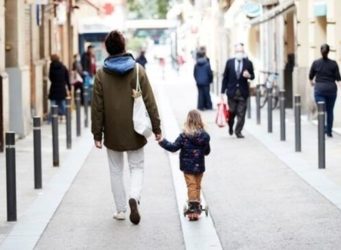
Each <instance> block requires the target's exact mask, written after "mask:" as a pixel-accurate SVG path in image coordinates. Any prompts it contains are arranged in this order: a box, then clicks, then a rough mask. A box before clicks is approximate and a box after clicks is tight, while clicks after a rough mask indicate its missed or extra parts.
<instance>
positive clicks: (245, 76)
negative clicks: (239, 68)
mask: <svg viewBox="0 0 341 250" xmlns="http://www.w3.org/2000/svg"><path fill="white" fill-rule="evenodd" d="M243 77H244V78H247V79H249V78H251V75H250V73H249V71H247V70H244V71H243Z"/></svg>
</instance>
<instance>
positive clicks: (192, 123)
mask: <svg viewBox="0 0 341 250" xmlns="http://www.w3.org/2000/svg"><path fill="white" fill-rule="evenodd" d="M159 144H160V146H161V147H163V148H164V149H166V150H168V151H170V152H176V151H178V150H181V151H180V170H181V171H183V172H184V177H185V181H186V184H187V193H188V211H187V212H186V213H187V214H188V217H189V219H190V220H196V219H198V217H199V215H200V213H201V210H202V207H201V204H200V201H201V199H200V191H201V180H202V177H203V173H204V172H205V156H206V155H208V154H209V153H210V136H209V134H208V133H207V132H206V131H205V129H204V124H203V121H202V118H201V115H200V113H199V112H198V111H197V110H192V111H190V112H189V113H188V115H187V121H186V123H185V127H184V131H183V133H181V134H180V135H179V136H178V138H177V139H176V140H175V142H174V143H172V142H169V141H168V140H167V139H161V140H160V141H159Z"/></svg>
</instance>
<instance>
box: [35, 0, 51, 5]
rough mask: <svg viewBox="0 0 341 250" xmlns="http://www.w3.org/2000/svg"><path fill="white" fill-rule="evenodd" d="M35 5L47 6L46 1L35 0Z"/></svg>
mask: <svg viewBox="0 0 341 250" xmlns="http://www.w3.org/2000/svg"><path fill="white" fill-rule="evenodd" d="M35 4H40V5H46V4H48V0H35Z"/></svg>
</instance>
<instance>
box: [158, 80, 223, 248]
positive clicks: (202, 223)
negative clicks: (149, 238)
mask: <svg viewBox="0 0 341 250" xmlns="http://www.w3.org/2000/svg"><path fill="white" fill-rule="evenodd" d="M155 87H157V99H158V103H159V109H160V115H161V121H162V126H163V131H164V135H165V136H166V137H167V139H169V140H175V139H176V137H177V136H178V135H179V133H180V129H179V126H178V124H177V121H176V118H175V115H174V112H173V110H172V108H171V105H170V102H169V99H168V97H167V95H166V93H165V89H164V87H163V86H160V85H158V86H155ZM167 154H168V157H169V162H170V167H171V170H172V177H173V184H174V189H175V194H176V200H177V207H178V212H179V216H180V222H181V227H182V233H183V236H184V241H185V247H186V249H187V250H192V249H193V250H197V249H223V248H222V245H221V242H220V239H219V237H218V234H217V232H216V229H215V227H214V223H213V220H212V218H211V216H210V213H209V215H208V216H207V217H206V215H205V213H202V214H201V216H200V219H199V220H198V221H195V222H190V221H188V219H187V218H186V217H184V216H183V209H184V205H185V204H186V201H187V187H186V184H185V181H184V176H183V174H182V172H181V171H180V170H179V156H178V154H174V153H170V152H167ZM201 200H202V204H203V205H204V206H205V204H206V201H205V198H204V196H203V194H202V193H201ZM207 205H208V206H209V204H207Z"/></svg>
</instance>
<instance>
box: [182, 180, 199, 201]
mask: <svg viewBox="0 0 341 250" xmlns="http://www.w3.org/2000/svg"><path fill="white" fill-rule="evenodd" d="M202 176H203V174H185V181H186V185H187V192H188V201H189V202H190V201H198V202H200V190H201V179H202Z"/></svg>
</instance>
